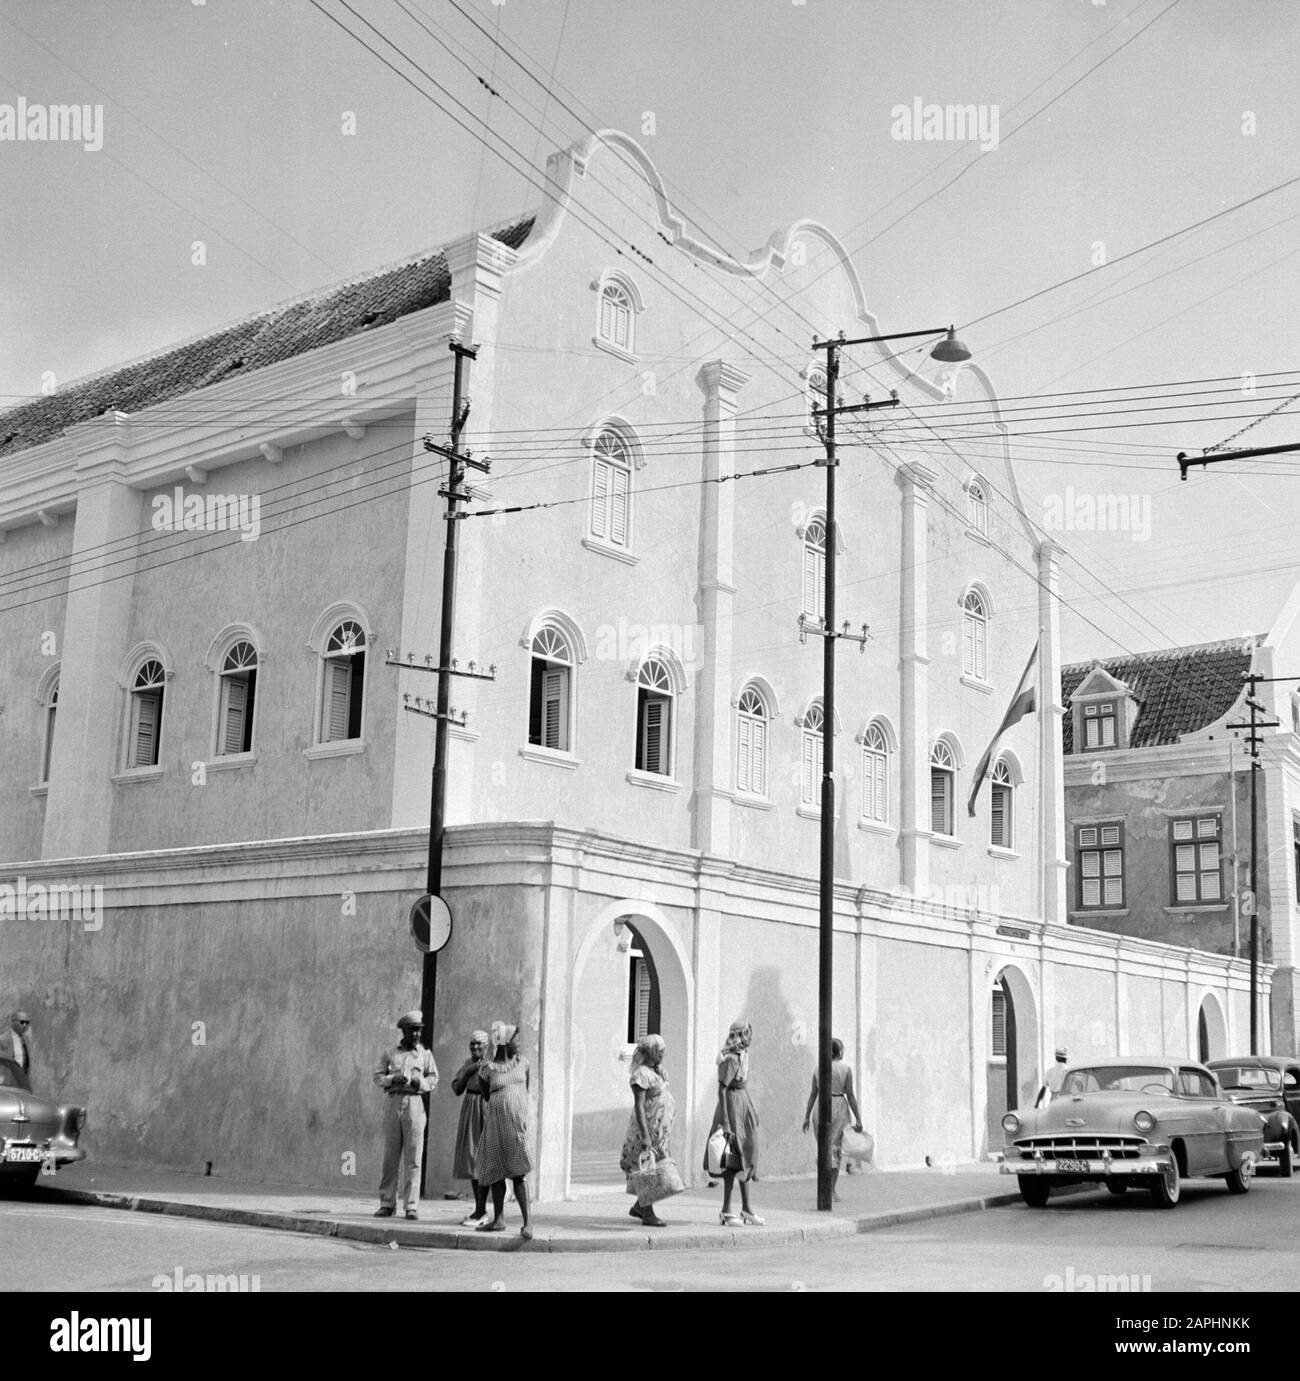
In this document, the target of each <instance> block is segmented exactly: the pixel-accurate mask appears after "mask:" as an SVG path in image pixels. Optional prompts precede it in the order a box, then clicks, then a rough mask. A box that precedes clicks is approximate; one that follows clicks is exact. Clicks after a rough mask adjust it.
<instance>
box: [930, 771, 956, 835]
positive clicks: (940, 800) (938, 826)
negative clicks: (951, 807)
mask: <svg viewBox="0 0 1300 1381" xmlns="http://www.w3.org/2000/svg"><path fill="white" fill-rule="evenodd" d="M949 782H950V778H949V776H948V773H947V772H946V771H945V770H944V769H943V768H941V767H932V768H931V769H930V828H931V829H932V830H933V831H934V833H935V834H951V833H952V824H951V821H950V820H949V818H948V803H949Z"/></svg>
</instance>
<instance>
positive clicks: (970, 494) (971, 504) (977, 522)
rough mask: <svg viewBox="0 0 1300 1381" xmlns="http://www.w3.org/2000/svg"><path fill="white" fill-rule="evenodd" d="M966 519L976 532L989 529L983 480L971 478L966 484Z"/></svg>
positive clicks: (987, 497) (987, 502) (986, 531)
mask: <svg viewBox="0 0 1300 1381" xmlns="http://www.w3.org/2000/svg"><path fill="white" fill-rule="evenodd" d="M966 520H967V522H969V523H970V525H971V527H973V528H974V529H975V531H976V532H982V533H984V534H985V535H986V536H987V534H988V530H989V496H988V492H987V491H986V490H985V488H984V481H983V480H980V479H972V480H970V481H969V482H968V483H967V485H966Z"/></svg>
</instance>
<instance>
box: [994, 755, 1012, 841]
mask: <svg viewBox="0 0 1300 1381" xmlns="http://www.w3.org/2000/svg"><path fill="white" fill-rule="evenodd" d="M1014 792H1015V782H1014V781H1013V780H1012V777H1011V769H1010V768H1009V767H1008V766H1007V764H1006V762H1005V761H1003V760H1002V759H1001V758H999V759H998V762H997V765H996V766H995V767H994V769H993V789H992V791H991V792H990V795H989V843H990V844H992V845H994V847H996V848H999V849H1010V848H1012V847H1014V845H1013V840H1014V838H1015V835H1014V832H1013V825H1014V818H1013V816H1012V805H1013V800H1014Z"/></svg>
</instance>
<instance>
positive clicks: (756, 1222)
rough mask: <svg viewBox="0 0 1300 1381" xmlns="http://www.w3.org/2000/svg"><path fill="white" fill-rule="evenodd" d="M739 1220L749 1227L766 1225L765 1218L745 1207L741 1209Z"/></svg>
mask: <svg viewBox="0 0 1300 1381" xmlns="http://www.w3.org/2000/svg"><path fill="white" fill-rule="evenodd" d="M740 1220H741V1222H742V1223H744V1224H745V1225H746V1226H747V1227H751V1228H761V1227H766V1226H767V1219H766V1218H760V1217H759V1216H758V1214H757V1213H751V1212H750V1211H749V1209H747V1208H745V1209H741V1211H740Z"/></svg>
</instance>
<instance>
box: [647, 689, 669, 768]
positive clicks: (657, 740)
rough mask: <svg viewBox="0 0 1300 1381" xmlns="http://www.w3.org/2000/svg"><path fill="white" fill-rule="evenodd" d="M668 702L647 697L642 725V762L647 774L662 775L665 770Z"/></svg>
mask: <svg viewBox="0 0 1300 1381" xmlns="http://www.w3.org/2000/svg"><path fill="white" fill-rule="evenodd" d="M666 707H667V702H666V701H664V700H659V699H655V698H654V697H649V696H648V697H647V698H646V702H645V711H644V715H645V718H644V721H643V724H642V748H641V761H642V762H643V763H644V764H645V770H646V771H647V772H659V773H662V772H663V770H664V768H663V737H664V710H665V708H666Z"/></svg>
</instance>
